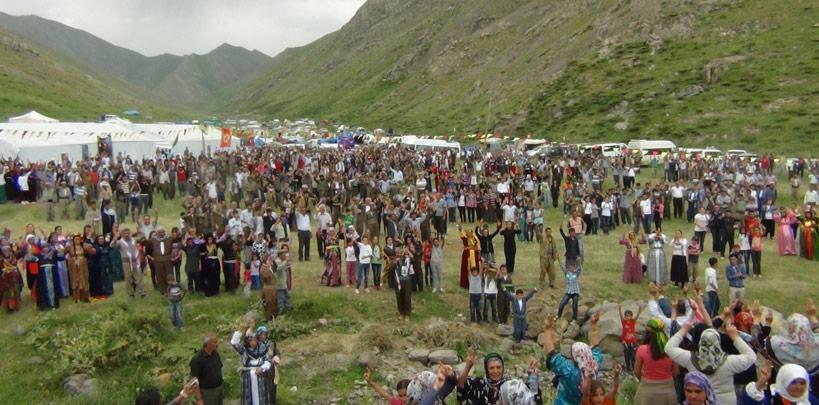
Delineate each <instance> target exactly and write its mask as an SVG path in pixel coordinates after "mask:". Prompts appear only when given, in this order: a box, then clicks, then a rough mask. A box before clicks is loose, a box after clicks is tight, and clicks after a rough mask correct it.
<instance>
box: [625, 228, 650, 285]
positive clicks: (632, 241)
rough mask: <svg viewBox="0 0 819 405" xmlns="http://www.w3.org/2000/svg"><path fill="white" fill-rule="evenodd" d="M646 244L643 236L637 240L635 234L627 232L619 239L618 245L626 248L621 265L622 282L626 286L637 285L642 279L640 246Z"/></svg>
mask: <svg viewBox="0 0 819 405" xmlns="http://www.w3.org/2000/svg"><path fill="white" fill-rule="evenodd" d="M645 243H646V237H645V235H641V236H640V238H639V239H638V238H637V234H636V233H634V232H629V233H628V234H626V235H623V237H622V238H621V239H620V244H621V245H623V246H625V247H626V254H625V262H624V264H623V282H625V283H628V284H633V283H639V282H640V281H641V280H642V278H643V263H642V261H641V260H640V244H645Z"/></svg>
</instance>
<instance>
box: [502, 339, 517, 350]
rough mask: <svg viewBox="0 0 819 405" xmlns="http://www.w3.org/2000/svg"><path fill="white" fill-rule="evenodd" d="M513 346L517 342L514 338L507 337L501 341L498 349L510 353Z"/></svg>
mask: <svg viewBox="0 0 819 405" xmlns="http://www.w3.org/2000/svg"><path fill="white" fill-rule="evenodd" d="M513 347H515V342H514V341H513V340H512V339H509V338H506V339H503V340H502V341H501V343H500V345H499V346H498V350H500V351H501V352H506V353H509V352H510V351H511V350H512V348H513Z"/></svg>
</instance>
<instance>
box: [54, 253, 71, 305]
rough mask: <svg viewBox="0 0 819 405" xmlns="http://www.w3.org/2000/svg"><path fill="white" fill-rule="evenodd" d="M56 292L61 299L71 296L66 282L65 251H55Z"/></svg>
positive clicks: (67, 281)
mask: <svg viewBox="0 0 819 405" xmlns="http://www.w3.org/2000/svg"><path fill="white" fill-rule="evenodd" d="M58 249H61V248H58ZM61 250H62V249H61ZM57 291H58V292H59V294H60V297H61V298H68V297H69V296H71V288H70V287H69V280H68V261H66V256H65V250H62V251H60V250H57Z"/></svg>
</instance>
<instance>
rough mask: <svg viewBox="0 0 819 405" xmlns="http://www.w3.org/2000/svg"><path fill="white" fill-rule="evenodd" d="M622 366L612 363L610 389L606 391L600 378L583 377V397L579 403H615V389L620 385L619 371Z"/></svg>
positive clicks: (583, 404)
mask: <svg viewBox="0 0 819 405" xmlns="http://www.w3.org/2000/svg"><path fill="white" fill-rule="evenodd" d="M622 371H623V366H621V365H620V363H614V367H612V376H611V378H612V380H611V390H609V392H608V393H606V387H605V386H604V385H603V383H602V382H600V380H592V379H590V378H584V379H583V383H582V384H581V387H582V391H583V399H582V401H581V405H617V390H618V389H619V387H620V373H621V372H622Z"/></svg>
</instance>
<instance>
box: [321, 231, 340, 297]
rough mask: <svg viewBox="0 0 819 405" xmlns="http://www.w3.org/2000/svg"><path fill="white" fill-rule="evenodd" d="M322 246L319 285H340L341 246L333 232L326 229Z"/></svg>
mask: <svg viewBox="0 0 819 405" xmlns="http://www.w3.org/2000/svg"><path fill="white" fill-rule="evenodd" d="M324 243H325V246H324V272H323V273H322V275H321V285H324V286H329V287H338V286H340V285H341V248H339V246H338V237H337V236H336V234H335V232H331V231H328V232H327V236H326V237H325V242H324Z"/></svg>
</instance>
